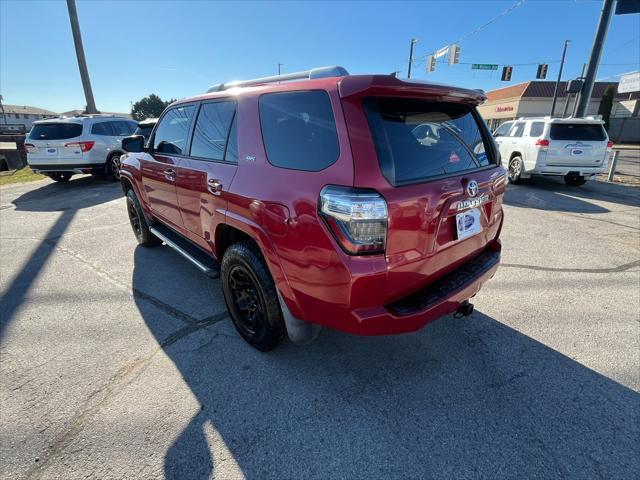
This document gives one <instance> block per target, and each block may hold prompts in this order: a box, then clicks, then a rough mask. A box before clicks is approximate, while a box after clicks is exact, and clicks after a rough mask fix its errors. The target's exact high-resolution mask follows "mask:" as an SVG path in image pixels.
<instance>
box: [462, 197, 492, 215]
mask: <svg viewBox="0 0 640 480" xmlns="http://www.w3.org/2000/svg"><path fill="white" fill-rule="evenodd" d="M488 201H489V194H488V193H483V194H482V195H480V196H479V197H478V198H470V199H469V200H464V201H462V202H458V211H460V210H466V209H467V208H476V207H479V206H480V205H482V204H483V203H486V202H488Z"/></svg>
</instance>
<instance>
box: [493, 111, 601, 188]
mask: <svg viewBox="0 0 640 480" xmlns="http://www.w3.org/2000/svg"><path fill="white" fill-rule="evenodd" d="M493 136H494V137H495V140H496V143H497V144H498V146H499V148H500V155H501V157H502V163H503V165H504V167H505V168H507V170H508V171H509V181H510V182H512V183H518V182H519V181H520V180H521V179H522V178H529V177H531V175H560V176H563V177H564V181H565V183H566V184H567V185H574V186H578V185H583V184H584V183H585V182H586V181H587V178H589V177H592V176H593V175H596V174H598V173H603V172H604V171H606V169H607V160H608V158H609V154H610V153H611V147H612V146H613V142H610V141H609V137H608V136H607V132H606V130H605V129H604V126H603V122H602V121H601V120H598V119H596V118H593V117H587V118H550V117H544V118H526V119H525V118H521V119H519V120H514V121H510V122H505V123H503V124H502V125H500V126H499V127H498V128H497V129H496V131H495V132H493Z"/></svg>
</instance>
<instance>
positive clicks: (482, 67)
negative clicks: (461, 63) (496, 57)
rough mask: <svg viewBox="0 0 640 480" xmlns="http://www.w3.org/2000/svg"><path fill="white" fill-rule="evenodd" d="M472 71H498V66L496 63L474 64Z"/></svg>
mask: <svg viewBox="0 0 640 480" xmlns="http://www.w3.org/2000/svg"><path fill="white" fill-rule="evenodd" d="M471 69H472V70H497V69H498V65H496V64H494V63H473V64H471Z"/></svg>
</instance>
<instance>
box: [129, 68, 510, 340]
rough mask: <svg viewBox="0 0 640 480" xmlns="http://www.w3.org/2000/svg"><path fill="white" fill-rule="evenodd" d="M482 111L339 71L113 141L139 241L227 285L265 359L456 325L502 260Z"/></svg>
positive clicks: (456, 92) (242, 85)
mask: <svg viewBox="0 0 640 480" xmlns="http://www.w3.org/2000/svg"><path fill="white" fill-rule="evenodd" d="M484 100H485V95H484V94H483V93H482V92H480V91H476V90H466V89H461V88H454V87H449V86H443V85H435V84H429V83H421V82H417V81H403V80H399V79H397V78H395V77H393V76H390V75H348V74H347V72H346V71H345V70H344V69H343V68H341V67H323V68H320V69H313V70H310V71H308V72H300V73H298V74H289V75H282V76H278V77H267V78H262V79H256V80H251V81H245V82H236V83H233V84H221V85H216V86H213V87H211V88H210V89H209V92H208V93H207V94H204V95H200V96H197V97H193V98H189V99H186V100H180V101H177V102H174V103H173V104H171V105H170V106H169V107H167V109H166V110H165V112H164V113H163V114H162V116H161V118H160V119H159V121H158V124H157V125H156V126H155V128H154V130H153V133H152V134H151V137H150V139H149V142H148V144H147V145H145V142H144V139H143V137H142V136H137V137H136V136H133V137H128V138H126V139H125V140H124V141H123V142H122V143H123V147H124V149H125V150H127V151H128V152H130V153H129V154H128V155H126V157H125V158H123V159H122V167H121V168H122V170H121V174H122V178H121V182H122V186H123V189H124V192H125V194H126V199H127V208H128V213H129V218H130V220H131V225H132V227H133V231H134V233H135V235H136V237H137V239H138V242H139V243H140V244H142V245H144V246H151V245H157V244H160V243H162V242H164V243H166V244H167V245H168V246H170V247H172V248H175V249H176V250H177V251H178V252H179V253H180V254H181V255H183V256H185V257H186V258H187V259H189V260H190V261H191V262H193V263H194V264H195V265H196V266H197V267H198V268H200V269H201V270H202V271H203V272H205V273H207V274H208V275H210V276H213V277H216V276H220V277H222V288H223V291H224V298H225V301H226V304H227V308H228V310H229V314H230V316H231V318H232V320H233V322H234V324H235V326H236V328H237V330H238V331H239V333H240V335H242V337H244V339H245V340H246V341H247V342H249V343H250V344H251V345H253V346H254V347H256V348H258V349H260V350H269V349H271V348H273V347H274V346H275V345H276V343H277V342H278V340H279V339H280V338H281V337H282V336H283V334H284V333H285V332H286V333H287V334H288V335H289V337H290V338H291V340H292V341H294V342H302V341H308V340H311V339H313V338H314V337H315V336H316V335H317V333H318V331H319V329H320V326H326V327H330V328H334V329H337V330H342V331H345V332H349V333H353V334H359V335H387V334H394V333H403V332H410V331H414V330H417V329H419V328H421V327H423V326H424V325H425V324H427V323H428V322H431V321H433V320H435V319H437V318H438V317H441V316H443V315H447V314H450V313H454V312H457V313H458V314H462V315H468V314H470V313H471V312H472V311H473V306H472V305H471V304H470V303H469V302H468V299H469V298H471V297H473V296H474V295H475V294H476V293H477V292H478V290H480V287H481V286H482V284H483V283H484V282H485V281H487V280H488V279H489V278H491V277H492V276H493V275H494V273H495V272H496V269H497V267H498V263H499V261H500V249H501V246H500V240H499V236H500V230H501V227H502V221H503V213H502V199H503V195H504V190H505V173H506V172H505V170H504V169H503V168H502V167H501V166H500V161H499V158H498V151H497V149H496V146H495V144H494V142H493V140H492V137H491V134H490V132H489V131H488V129H487V127H486V126H485V124H484V122H483V121H482V119H481V118H480V116H479V115H478V113H477V111H476V108H475V107H476V105H478V104H479V103H481V102H482V101H484Z"/></svg>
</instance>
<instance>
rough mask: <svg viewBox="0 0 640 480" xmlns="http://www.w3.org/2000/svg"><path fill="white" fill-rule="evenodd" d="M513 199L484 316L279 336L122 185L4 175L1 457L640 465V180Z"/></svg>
mask: <svg viewBox="0 0 640 480" xmlns="http://www.w3.org/2000/svg"><path fill="white" fill-rule="evenodd" d="M505 202H506V206H505V209H506V215H507V220H506V223H505V226H504V230H503V235H502V238H503V243H504V255H503V265H502V267H501V269H500V270H499V272H498V274H497V275H496V276H495V277H494V279H493V280H492V281H491V282H490V283H488V284H487V285H486V286H485V288H484V289H483V290H482V291H481V292H480V294H479V295H478V296H477V297H476V298H475V299H474V304H475V306H476V313H474V314H473V316H471V317H469V318H466V319H462V320H458V319H453V318H451V317H447V318H442V319H440V320H438V321H437V322H435V323H433V324H431V325H430V326H428V327H427V328H425V329H423V330H422V331H420V332H418V333H415V334H410V335H402V336H395V337H378V338H361V337H352V336H349V335H345V334H342V333H338V332H334V331H329V330H325V331H323V333H322V334H321V336H320V337H319V339H318V340H317V341H315V342H314V343H312V344H310V345H307V346H302V347H300V346H294V345H291V344H289V343H285V344H283V345H282V346H280V347H279V348H277V349H276V350H274V351H273V352H271V353H268V354H264V353H259V352H257V351H255V350H253V349H252V348H251V347H249V346H248V345H247V344H245V343H244V342H243V341H242V340H241V339H240V337H239V336H238V335H237V334H236V332H235V330H234V328H233V326H232V324H231V321H230V320H229V319H228V318H227V316H226V313H225V307H224V303H223V300H222V294H221V289H220V285H219V282H218V281H217V280H210V279H208V278H206V277H204V276H202V275H201V274H200V273H198V271H197V270H196V269H195V268H194V267H192V266H191V265H190V264H188V263H187V262H186V261H184V260H182V259H181V258H180V257H179V256H178V255H177V254H176V253H174V252H173V251H171V250H170V249H169V248H167V247H159V248H155V249H145V248H142V247H138V246H136V243H135V241H134V237H133V234H132V233H131V231H130V227H129V224H128V221H127V217H126V212H125V203H124V200H123V198H122V194H121V191H120V188H119V186H118V185H117V184H113V183H108V182H106V181H102V180H97V179H93V178H90V177H78V178H75V177H74V179H73V180H72V181H71V182H69V183H68V184H55V183H53V182H51V181H49V180H44V181H39V182H35V183H32V184H25V185H20V186H11V187H5V188H2V189H0V209H1V210H0V240H1V241H0V262H1V264H0V267H1V268H0V271H1V289H2V322H1V323H0V356H1V357H0V359H1V362H0V368H1V377H0V405H1V408H0V417H1V426H0V428H1V445H0V459H1V461H0V477H1V478H3V479H4V478H7V479H40V478H42V479H76V478H101V479H111V478H127V479H148V478H171V479H191V478H194V479H195V478H198V479H199V478H209V477H215V478H220V479H223V478H224V479H228V478H244V477H246V478H278V479H289V478H318V479H328V478H358V479H359V478H367V479H368V478H469V479H477V478H488V479H499V478H544V479H551V478H577V479H578V478H579V479H584V478H606V479H613V478H620V479H629V478H638V476H639V475H640V460H639V459H640V395H639V391H640V367H639V365H640V288H639V287H640V189H638V188H634V187H630V186H624V185H609V184H604V183H600V182H588V183H587V185H585V186H584V187H580V188H572V187H566V186H565V185H564V184H562V183H559V182H555V181H549V180H534V181H532V182H530V183H529V184H527V185H523V186H509V188H508V192H507V196H506V199H505Z"/></svg>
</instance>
